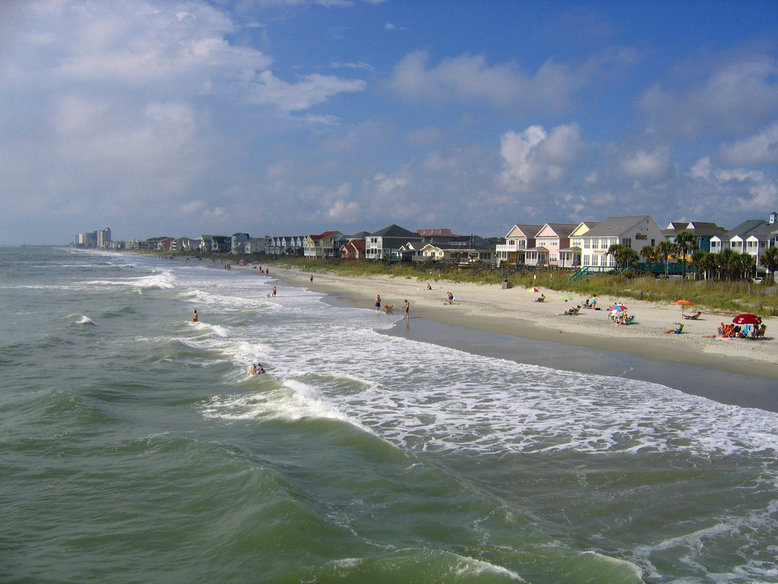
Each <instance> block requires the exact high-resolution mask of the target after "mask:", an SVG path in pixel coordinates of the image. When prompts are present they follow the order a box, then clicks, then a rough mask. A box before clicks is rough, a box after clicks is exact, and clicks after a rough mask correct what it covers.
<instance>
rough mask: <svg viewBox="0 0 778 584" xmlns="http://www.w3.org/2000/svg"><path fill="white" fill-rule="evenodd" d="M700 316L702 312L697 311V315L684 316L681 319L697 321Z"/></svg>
mask: <svg viewBox="0 0 778 584" xmlns="http://www.w3.org/2000/svg"><path fill="white" fill-rule="evenodd" d="M700 316H702V311H701V310H698V311H697V314H684V315H683V317H684V318H685V319H686V320H697V319H698V318H700Z"/></svg>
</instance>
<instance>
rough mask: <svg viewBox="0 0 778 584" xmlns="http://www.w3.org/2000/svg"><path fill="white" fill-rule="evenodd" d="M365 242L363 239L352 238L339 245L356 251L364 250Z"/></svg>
mask: <svg viewBox="0 0 778 584" xmlns="http://www.w3.org/2000/svg"><path fill="white" fill-rule="evenodd" d="M365 244H366V242H365V240H364V239H352V240H351V241H349V242H348V243H344V244H343V245H341V247H348V248H353V249H355V250H357V251H365Z"/></svg>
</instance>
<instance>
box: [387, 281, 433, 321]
mask: <svg viewBox="0 0 778 584" xmlns="http://www.w3.org/2000/svg"><path fill="white" fill-rule="evenodd" d="M428 285H429V284H428ZM375 309H376V310H381V295H380V294H376V297H375ZM403 309H404V310H405V318H410V315H411V303H410V302H408V299H407V298H406V299H405V300H403ZM384 312H385V313H386V314H394V304H384Z"/></svg>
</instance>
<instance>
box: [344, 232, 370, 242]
mask: <svg viewBox="0 0 778 584" xmlns="http://www.w3.org/2000/svg"><path fill="white" fill-rule="evenodd" d="M368 235H370V232H369V231H360V232H358V233H353V234H351V235H347V236H346V239H348V240H349V241H354V240H356V239H365V238H366V237H367V236H368Z"/></svg>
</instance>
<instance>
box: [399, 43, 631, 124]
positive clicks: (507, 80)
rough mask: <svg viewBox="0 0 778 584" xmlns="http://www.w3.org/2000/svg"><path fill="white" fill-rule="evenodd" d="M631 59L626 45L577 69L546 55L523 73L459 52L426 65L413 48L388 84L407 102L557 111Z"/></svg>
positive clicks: (426, 57) (425, 59) (425, 58)
mask: <svg viewBox="0 0 778 584" xmlns="http://www.w3.org/2000/svg"><path fill="white" fill-rule="evenodd" d="M634 60H635V53H634V51H628V50H624V51H611V52H608V53H604V54H601V55H596V56H594V57H592V58H591V59H589V60H588V61H586V62H585V63H583V64H582V65H581V66H580V67H578V68H572V67H569V66H567V65H562V64H558V63H556V62H555V61H554V60H553V59H547V60H546V61H545V62H544V63H543V64H542V65H541V66H540V67H539V68H538V70H537V71H536V72H535V74H534V75H527V74H525V73H524V72H522V71H521V70H520V69H519V68H518V66H517V65H516V64H515V63H512V62H509V63H499V64H495V65H489V64H488V63H487V62H486V59H485V57H484V56H483V55H467V54H465V55H460V56H458V57H454V58H450V59H444V60H443V61H441V62H440V63H439V64H438V65H437V66H434V67H429V66H428V61H429V54H428V53H427V52H425V51H414V52H412V53H409V54H408V55H406V56H405V57H404V58H403V59H402V60H401V61H400V62H399V63H398V64H397V65H396V66H395V67H394V70H393V71H392V75H391V78H390V80H389V82H388V87H389V88H390V89H391V91H393V92H394V93H396V94H397V95H399V96H400V97H401V98H403V99H405V100H408V101H416V102H418V101H424V102H433V103H435V104H473V103H484V104H488V105H491V106H492V107H497V108H505V109H511V110H524V109H527V108H529V109H531V110H538V111H549V112H560V111H563V110H565V109H566V108H568V107H570V106H571V104H572V99H573V95H574V94H575V93H576V92H577V91H578V90H580V89H581V88H582V87H584V86H586V85H588V84H591V83H594V82H598V83H599V82H602V81H603V80H604V78H605V77H606V76H607V75H608V74H610V75H612V74H613V71H612V70H621V69H622V68H623V67H625V66H628V65H630V64H632V63H633V62H634ZM609 70H611V71H610V72H609V73H608V71H609Z"/></svg>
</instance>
